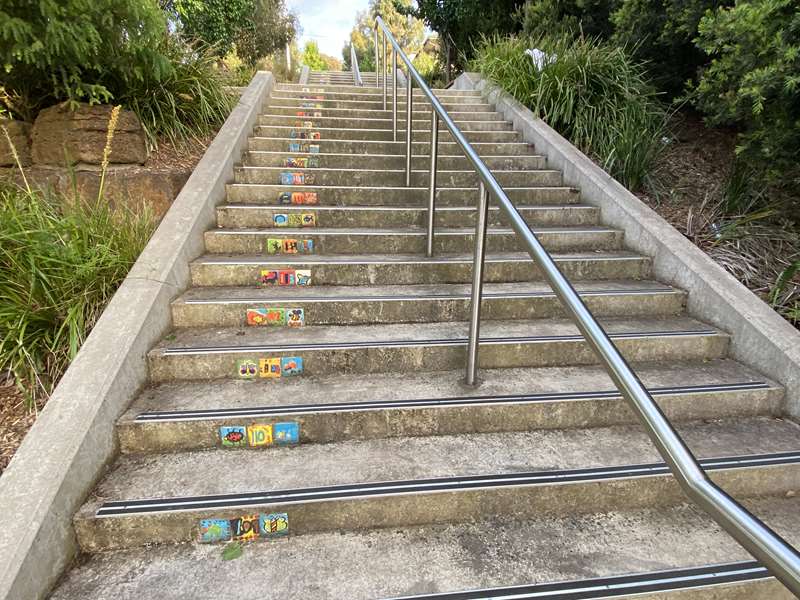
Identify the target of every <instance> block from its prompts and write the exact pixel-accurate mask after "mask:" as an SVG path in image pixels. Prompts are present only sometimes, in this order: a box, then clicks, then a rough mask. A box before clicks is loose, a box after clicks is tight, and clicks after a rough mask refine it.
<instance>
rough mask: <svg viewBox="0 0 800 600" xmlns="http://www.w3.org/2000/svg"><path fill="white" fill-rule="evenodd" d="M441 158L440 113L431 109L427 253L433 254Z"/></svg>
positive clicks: (427, 254)
mask: <svg viewBox="0 0 800 600" xmlns="http://www.w3.org/2000/svg"><path fill="white" fill-rule="evenodd" d="M438 160H439V115H437V114H436V111H435V110H432V111H431V166H430V179H429V187H428V238H427V242H428V243H427V246H426V250H425V255H426V256H427V257H428V258H430V257H431V256H433V227H434V218H435V216H436V169H437V164H436V163H437V162H438Z"/></svg>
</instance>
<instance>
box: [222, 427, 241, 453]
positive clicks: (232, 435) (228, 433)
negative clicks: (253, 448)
mask: <svg viewBox="0 0 800 600" xmlns="http://www.w3.org/2000/svg"><path fill="white" fill-rule="evenodd" d="M219 439H220V441H221V442H222V445H223V447H225V448H242V447H245V446H247V427H242V426H239V425H231V426H229V427H220V428H219Z"/></svg>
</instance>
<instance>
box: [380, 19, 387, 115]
mask: <svg viewBox="0 0 800 600" xmlns="http://www.w3.org/2000/svg"><path fill="white" fill-rule="evenodd" d="M387 43H388V40H387V39H386V32H385V31H384V32H383V68H382V69H381V79H382V80H383V110H386V44H387Z"/></svg>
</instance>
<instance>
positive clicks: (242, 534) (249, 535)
mask: <svg viewBox="0 0 800 600" xmlns="http://www.w3.org/2000/svg"><path fill="white" fill-rule="evenodd" d="M259 519H260V516H259V515H246V516H243V517H237V518H235V519H231V520H230V523H231V539H232V540H233V541H235V542H249V541H252V540H254V539H256V538H257V537H258V532H259Z"/></svg>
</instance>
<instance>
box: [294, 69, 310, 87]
mask: <svg viewBox="0 0 800 600" xmlns="http://www.w3.org/2000/svg"><path fill="white" fill-rule="evenodd" d="M310 74H311V67H309V66H308V65H303V66H302V68H301V69H300V79H299V80H298V82H297V83H308V76H309V75H310Z"/></svg>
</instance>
